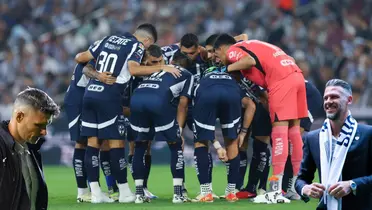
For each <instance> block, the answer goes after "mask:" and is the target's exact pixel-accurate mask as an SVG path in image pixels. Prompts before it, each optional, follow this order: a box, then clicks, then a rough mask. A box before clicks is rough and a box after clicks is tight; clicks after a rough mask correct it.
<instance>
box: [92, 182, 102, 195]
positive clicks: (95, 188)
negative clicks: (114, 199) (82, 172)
mask: <svg viewBox="0 0 372 210" xmlns="http://www.w3.org/2000/svg"><path fill="white" fill-rule="evenodd" d="M89 185H90V189H91V191H92V193H93V194H95V195H100V194H101V193H102V190H101V187H100V186H99V184H98V182H91V183H89Z"/></svg>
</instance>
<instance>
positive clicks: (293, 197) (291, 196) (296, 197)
mask: <svg viewBox="0 0 372 210" xmlns="http://www.w3.org/2000/svg"><path fill="white" fill-rule="evenodd" d="M284 197H285V198H288V199H289V200H296V201H297V200H301V197H300V195H299V194H297V193H296V192H293V191H292V190H288V192H287V193H286V194H285V195H284Z"/></svg>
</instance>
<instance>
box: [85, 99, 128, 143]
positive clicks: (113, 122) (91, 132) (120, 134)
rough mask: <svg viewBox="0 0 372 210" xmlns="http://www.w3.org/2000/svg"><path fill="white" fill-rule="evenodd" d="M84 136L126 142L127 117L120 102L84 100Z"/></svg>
mask: <svg viewBox="0 0 372 210" xmlns="http://www.w3.org/2000/svg"><path fill="white" fill-rule="evenodd" d="M81 124H82V130H81V135H82V136H87V137H90V136H95V137H98V138H99V139H102V140H125V117H124V115H123V108H122V106H121V103H120V101H119V102H111V101H102V100H97V99H95V98H86V97H85V98H84V100H83V111H82V123H81Z"/></svg>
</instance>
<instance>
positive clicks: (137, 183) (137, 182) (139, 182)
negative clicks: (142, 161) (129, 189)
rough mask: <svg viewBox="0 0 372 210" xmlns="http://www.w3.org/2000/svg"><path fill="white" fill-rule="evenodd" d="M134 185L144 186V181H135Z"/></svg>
mask: <svg viewBox="0 0 372 210" xmlns="http://www.w3.org/2000/svg"><path fill="white" fill-rule="evenodd" d="M134 183H135V184H136V186H143V179H136V180H134Z"/></svg>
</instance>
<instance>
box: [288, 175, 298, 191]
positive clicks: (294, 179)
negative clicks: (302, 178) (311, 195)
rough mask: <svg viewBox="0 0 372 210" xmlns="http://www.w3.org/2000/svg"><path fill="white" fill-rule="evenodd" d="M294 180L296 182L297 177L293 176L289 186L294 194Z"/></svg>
mask: <svg viewBox="0 0 372 210" xmlns="http://www.w3.org/2000/svg"><path fill="white" fill-rule="evenodd" d="M296 180H297V176H293V178H292V182H291V186H289V187H290V189H291V191H292V192H296V189H295V186H296Z"/></svg>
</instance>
